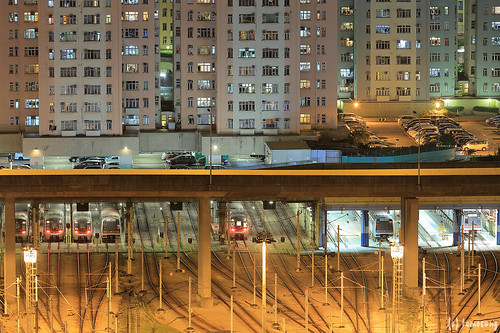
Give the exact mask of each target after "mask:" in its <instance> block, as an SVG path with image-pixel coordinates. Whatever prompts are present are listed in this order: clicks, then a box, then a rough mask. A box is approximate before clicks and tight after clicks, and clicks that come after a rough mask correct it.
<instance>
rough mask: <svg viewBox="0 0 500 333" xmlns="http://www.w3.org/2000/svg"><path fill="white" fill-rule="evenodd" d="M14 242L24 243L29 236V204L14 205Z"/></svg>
mask: <svg viewBox="0 0 500 333" xmlns="http://www.w3.org/2000/svg"><path fill="white" fill-rule="evenodd" d="M15 219H16V242H17V243H26V242H28V240H29V239H30V236H31V210H30V205H29V204H22V203H16V205H15Z"/></svg>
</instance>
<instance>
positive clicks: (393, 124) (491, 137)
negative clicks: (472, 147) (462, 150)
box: [365, 117, 500, 155]
mask: <svg viewBox="0 0 500 333" xmlns="http://www.w3.org/2000/svg"><path fill="white" fill-rule="evenodd" d="M485 119H486V118H482V117H481V118H479V117H478V118H472V117H467V118H465V117H464V118H458V119H457V118H455V119H454V120H455V121H457V122H458V123H459V124H460V125H461V126H462V127H463V128H464V129H465V130H467V131H469V132H471V133H472V134H474V135H475V136H476V138H477V139H478V140H487V141H488V142H489V150H488V151H485V152H480V151H478V152H477V153H476V154H477V155H488V154H495V153H496V152H497V151H498V147H499V146H500V129H497V128H495V127H494V126H492V125H488V124H486V123H485ZM365 121H366V126H367V127H368V129H369V130H370V131H372V132H374V133H375V134H376V135H377V136H378V137H379V138H380V140H382V141H384V142H387V143H388V144H389V147H402V146H412V145H416V142H415V141H414V140H413V139H412V138H410V137H409V136H408V135H406V133H405V132H404V130H403V129H402V127H401V126H400V125H399V124H398V123H397V120H396V119H392V120H386V121H380V120H379V119H378V118H377V119H374V118H367V119H366V118H365Z"/></svg>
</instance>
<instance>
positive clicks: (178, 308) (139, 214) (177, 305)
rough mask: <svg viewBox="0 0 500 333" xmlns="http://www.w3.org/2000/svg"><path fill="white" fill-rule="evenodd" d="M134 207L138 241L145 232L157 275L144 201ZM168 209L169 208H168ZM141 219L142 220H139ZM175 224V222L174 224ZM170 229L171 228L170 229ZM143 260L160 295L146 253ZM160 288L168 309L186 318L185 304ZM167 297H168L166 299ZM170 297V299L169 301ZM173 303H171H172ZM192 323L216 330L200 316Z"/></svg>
mask: <svg viewBox="0 0 500 333" xmlns="http://www.w3.org/2000/svg"><path fill="white" fill-rule="evenodd" d="M134 209H135V216H136V223H137V232H138V234H139V236H140V242H141V245H143V244H144V243H145V241H146V240H145V238H146V237H144V235H143V233H144V234H146V236H147V238H148V239H149V241H150V244H151V251H152V256H153V269H154V270H155V273H156V274H154V275H155V276H158V275H159V272H160V270H159V264H158V258H157V254H156V250H155V247H154V242H153V237H152V234H151V229H150V227H149V221H148V220H149V219H148V216H147V210H146V204H145V203H141V204H134ZM162 211H167V210H165V209H163V210H162ZM168 211H170V210H168ZM170 215H171V217H172V219H173V214H172V212H171V211H170ZM162 216H163V217H164V215H163V214H162ZM140 221H142V222H140ZM141 225H142V228H141ZM174 225H175V226H176V224H174ZM170 230H171V229H170ZM165 236H166V237H168V235H165ZM169 244H172V243H171V242H169ZM144 261H145V265H144V266H145V269H146V273H147V276H148V281H149V283H150V286H151V289H152V290H153V291H154V292H155V294H156V295H157V296H158V297H159V295H160V292H159V290H158V288H157V286H158V284H159V283H156V284H155V283H154V282H153V279H152V276H151V275H152V272H150V269H149V264H148V262H149V261H148V260H147V255H145V256H144ZM161 288H162V290H165V291H166V295H165V296H166V297H165V296H164V297H162V302H163V303H165V304H166V305H167V306H168V307H169V309H171V310H172V311H173V312H174V313H175V314H177V315H178V316H179V317H180V318H187V316H188V313H187V311H186V310H185V309H184V307H185V304H182V303H181V302H180V301H179V300H178V299H177V298H176V297H175V296H174V295H173V293H172V292H171V290H170V289H168V288H167V287H166V285H165V283H162V285H161ZM167 297H168V299H167ZM169 299H170V301H169ZM172 303H173V304H172ZM193 325H194V326H195V327H196V328H197V329H199V330H201V331H213V330H218V328H217V326H215V325H213V324H211V323H209V322H208V321H206V320H204V319H202V318H197V320H196V321H195V322H193Z"/></svg>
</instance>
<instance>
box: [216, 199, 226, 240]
mask: <svg viewBox="0 0 500 333" xmlns="http://www.w3.org/2000/svg"><path fill="white" fill-rule="evenodd" d="M226 204H227V202H225V201H219V202H217V217H218V220H219V241H220V244H222V245H223V244H224V243H225V239H226V238H227V230H226V223H227V217H226V211H227V208H226Z"/></svg>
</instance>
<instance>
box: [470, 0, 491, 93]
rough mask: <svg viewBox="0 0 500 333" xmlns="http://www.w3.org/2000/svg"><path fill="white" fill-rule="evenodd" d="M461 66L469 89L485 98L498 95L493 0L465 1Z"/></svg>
mask: <svg viewBox="0 0 500 333" xmlns="http://www.w3.org/2000/svg"><path fill="white" fill-rule="evenodd" d="M465 5H467V7H466V9H467V10H466V13H470V14H469V15H468V17H466V18H467V20H465V22H466V29H465V32H466V33H465V34H464V44H465V48H464V52H465V59H466V60H465V64H466V65H465V66H464V67H465V68H464V71H465V73H467V74H468V75H470V81H469V82H468V83H469V85H470V88H469V89H467V90H466V89H465V88H466V87H462V90H461V91H462V92H463V93H464V94H466V93H469V92H470V91H472V92H474V93H475V94H476V96H480V97H485V98H498V97H500V3H498V1H494V0H484V1H472V2H470V3H466V4H465Z"/></svg>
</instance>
